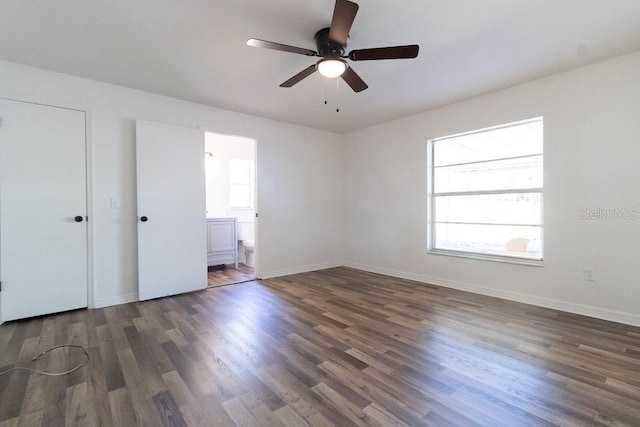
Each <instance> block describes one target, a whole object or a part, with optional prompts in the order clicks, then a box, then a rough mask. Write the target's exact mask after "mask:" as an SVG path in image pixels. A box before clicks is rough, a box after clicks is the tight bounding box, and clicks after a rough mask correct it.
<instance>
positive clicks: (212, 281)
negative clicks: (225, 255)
mask: <svg viewBox="0 0 640 427" xmlns="http://www.w3.org/2000/svg"><path fill="white" fill-rule="evenodd" d="M255 278H256V276H255V275H254V274H253V268H251V267H247V266H246V265H244V264H242V263H239V264H238V268H233V264H230V265H227V266H225V269H224V270H213V271H209V273H208V274H207V287H209V288H215V287H218V286H225V285H230V284H232V283H240V282H247V281H249V280H254V279H255Z"/></svg>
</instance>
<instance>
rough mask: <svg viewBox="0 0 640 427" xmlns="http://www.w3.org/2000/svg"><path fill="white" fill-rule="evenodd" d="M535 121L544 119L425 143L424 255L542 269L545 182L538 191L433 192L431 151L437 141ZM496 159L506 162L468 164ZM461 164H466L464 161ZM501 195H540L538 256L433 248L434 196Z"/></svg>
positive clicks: (538, 120)
mask: <svg viewBox="0 0 640 427" xmlns="http://www.w3.org/2000/svg"><path fill="white" fill-rule="evenodd" d="M535 122H541V123H543V125H544V118H543V117H536V118H533V119H528V120H522V121H518V122H513V123H507V124H503V125H498V126H493V127H489V128H484V129H478V130H473V131H470V132H463V133H458V134H455V135H448V136H444V137H440V138H434V139H431V140H429V141H428V142H427V193H428V194H427V213H428V218H427V253H430V254H436V255H447V256H455V257H461V258H471V259H480V260H488V261H498V262H506V263H515V264H525V265H532V266H542V265H543V259H544V239H543V238H544V215H543V212H544V209H543V203H544V183H543V185H542V187H540V188H526V189H509V188H505V189H499V190H479V191H457V192H456V191H453V192H441V193H437V192H435V169H436V167H434V164H435V163H434V162H435V159H434V151H435V145H436V144H437V143H438V141H444V140H447V139H452V138H457V137H461V136H466V135H472V134H478V133H485V132H491V131H494V130H498V129H504V128H509V127H514V126H520V125H524V124H528V123H535ZM538 155H542V156H543V160H542V161H543V164H544V150H543V152H542V153H540V154H538ZM531 156H532V155H524V156H518V157H513V158H514V159H517V158H526V157H531ZM496 160H506V159H503V158H500V159H493V160H483V161H477V162H470V163H469V164H473V163H483V162H487V161H496ZM461 164H465V163H464V162H463V163H461ZM448 166H452V165H448ZM496 194H498V195H500V194H540V197H541V207H540V209H541V212H540V218H541V222H540V225H539V226H540V257H539V258H538V257H532V256H527V255H522V256H519V255H512V254H502V253H491V252H484V251H480V250H478V251H463V250H455V249H444V248H437V247H436V227H435V224H436V212H435V202H434V201H435V199H436V198H437V197H444V196H452V195H455V196H464V195H480V196H481V195H496ZM495 225H506V226H508V225H510V224H500V223H497V224H495ZM518 225H523V224H518ZM530 225H531V226H538V225H537V224H530Z"/></svg>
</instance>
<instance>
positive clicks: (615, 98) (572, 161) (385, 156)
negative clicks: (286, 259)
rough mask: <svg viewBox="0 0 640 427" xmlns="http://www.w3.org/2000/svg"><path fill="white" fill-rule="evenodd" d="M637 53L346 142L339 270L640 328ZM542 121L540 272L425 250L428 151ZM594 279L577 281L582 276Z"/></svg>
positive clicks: (639, 82) (387, 126) (407, 120)
mask: <svg viewBox="0 0 640 427" xmlns="http://www.w3.org/2000/svg"><path fill="white" fill-rule="evenodd" d="M639 114H640V53H635V54H632V55H628V56H624V57H619V58H616V59H613V60H609V61H606V62H601V63H597V64H594V65H591V66H588V67H585V68H581V69H578V70H575V71H571V72H567V73H563V74H559V75H556V76H552V77H550V78H546V79H542V80H538V81H535V82H531V83H528V84H525V85H521V86H517V87H513V88H510V89H507V90H503V91H500V92H496V93H492V94H488V95H485V96H481V97H478V98H474V99H470V100H467V101H464V102H460V103H457V104H454V105H450V106H447V107H443V108H439V109H435V110H432V111H427V112H425V113H422V114H418V115H415V116H412V117H408V118H404V119H401V120H397V121H394V122H391V123H386V124H381V125H378V126H375V127H371V128H368V129H365V130H362V131H358V132H354V133H352V134H349V135H347V136H346V147H345V159H344V162H345V190H344V196H345V202H344V206H345V213H344V221H345V236H344V242H345V259H346V264H347V265H350V266H353V267H357V268H361V269H365V270H371V271H376V272H381V273H387V274H391V275H395V276H400V277H406V278H412V279H417V280H421V281H424V282H430V283H435V284H441V285H444V286H450V287H454V288H460V289H466V290H471V291H474V292H478V293H483V294H488V295H494V296H499V297H504V298H508V299H513V300H519V301H524V302H530V303H534V304H539V305H544V306H550V307H555V308H560V309H564V310H567V311H572V312H577V313H583V314H587V315H593V316H597V317H602V318H608V319H612V320H618V321H622V322H625V323H631V324H636V325H640V220H609V221H607V220H591V221H587V220H583V219H581V216H580V209H597V208H604V209H611V208H630V207H636V208H640V185H639V184H638V183H639V182H640V167H639V165H640V161H639V159H640V115H639ZM537 116H544V127H545V129H544V131H545V147H544V149H545V153H544V156H545V158H544V174H545V176H544V179H545V183H544V185H545V195H544V205H545V207H544V241H545V242H544V243H545V245H544V267H532V266H522V265H513V264H503V263H497V262H489V261H477V260H470V259H463V258H454V257H447V256H442V255H430V254H427V253H426V218H427V210H426V207H427V204H426V197H425V196H426V193H427V186H426V175H427V172H426V142H427V140H428V139H430V138H435V137H440V136H445V135H451V134H456V133H460V132H465V131H470V130H474V129H479V128H485V127H488V126H493V125H499V124H503V123H508V122H513V121H517V120H522V119H528V118H532V117H537ZM585 266H588V267H593V268H594V269H595V275H596V281H595V282H587V281H585V280H583V267H585Z"/></svg>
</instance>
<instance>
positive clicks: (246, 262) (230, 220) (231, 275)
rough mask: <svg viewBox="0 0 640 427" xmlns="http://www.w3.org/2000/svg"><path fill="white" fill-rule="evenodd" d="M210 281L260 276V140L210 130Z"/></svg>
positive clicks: (207, 148)
mask: <svg viewBox="0 0 640 427" xmlns="http://www.w3.org/2000/svg"><path fill="white" fill-rule="evenodd" d="M205 176H206V192H207V233H208V235H207V240H208V245H207V246H208V249H207V251H208V253H207V264H208V270H209V271H208V286H209V287H217V286H224V285H229V284H233V283H241V282H247V281H251V280H255V278H256V276H255V268H256V259H257V256H256V255H257V254H256V249H255V248H256V246H257V245H256V228H257V227H256V141H255V140H254V139H251V138H245V137H240V136H232V135H223V134H218V133H212V132H206V133H205Z"/></svg>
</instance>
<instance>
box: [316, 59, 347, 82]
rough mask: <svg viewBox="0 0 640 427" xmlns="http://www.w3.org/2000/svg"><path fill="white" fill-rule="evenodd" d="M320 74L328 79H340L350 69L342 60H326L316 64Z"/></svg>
mask: <svg viewBox="0 0 640 427" xmlns="http://www.w3.org/2000/svg"><path fill="white" fill-rule="evenodd" d="M316 67H317V68H318V72H319V73H320V74H322V75H323V76H325V77H326V78H328V79H335V78H336V77H340V76H341V75H342V73H344V72H345V71H346V69H347V67H348V65H347V61H345V60H344V59H340V58H324V59H321V60H320V61H318V63H317V64H316Z"/></svg>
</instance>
